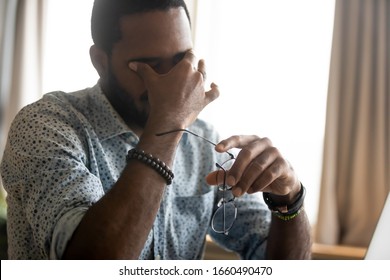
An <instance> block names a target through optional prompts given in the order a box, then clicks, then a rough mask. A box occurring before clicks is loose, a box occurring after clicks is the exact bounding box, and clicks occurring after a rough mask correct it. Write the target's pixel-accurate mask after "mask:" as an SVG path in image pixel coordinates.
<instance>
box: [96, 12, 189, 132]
mask: <svg viewBox="0 0 390 280" xmlns="http://www.w3.org/2000/svg"><path fill="white" fill-rule="evenodd" d="M120 27H121V32H122V39H121V40H120V41H119V42H118V43H116V44H115V45H114V46H113V49H112V55H111V59H110V61H109V67H108V70H107V71H106V73H107V74H106V75H107V76H106V77H103V80H104V81H105V82H104V83H105V87H103V88H104V90H105V93H106V95H107V96H108V98H109V100H110V102H111V103H112V105H113V106H114V107H115V109H116V110H117V111H118V112H119V114H120V115H121V116H122V118H123V119H124V120H125V121H126V122H127V123H128V124H129V125H130V126H134V125H135V126H137V127H139V128H143V127H144V125H145V123H146V120H147V118H148V115H149V111H150V107H149V102H148V92H147V90H146V87H145V84H144V81H143V80H142V79H141V78H140V76H139V75H138V74H137V73H135V72H133V71H132V70H130V69H129V67H128V64H129V62H130V61H137V62H144V63H147V64H148V65H149V66H151V67H152V68H153V69H154V71H155V72H157V73H159V74H165V73H168V72H169V71H170V70H171V69H172V68H173V67H174V66H175V65H176V64H177V63H178V62H179V61H180V60H181V59H182V58H183V56H184V54H185V53H186V51H188V50H189V49H191V48H192V40H191V30H190V25H189V20H188V18H187V16H186V13H185V11H184V10H183V9H182V8H174V9H170V10H168V11H153V12H147V13H142V14H136V15H130V16H125V17H123V18H122V19H121V21H120Z"/></svg>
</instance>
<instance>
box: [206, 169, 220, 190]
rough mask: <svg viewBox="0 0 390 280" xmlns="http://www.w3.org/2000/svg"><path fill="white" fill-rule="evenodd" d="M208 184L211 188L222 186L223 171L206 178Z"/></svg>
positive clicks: (215, 172)
mask: <svg viewBox="0 0 390 280" xmlns="http://www.w3.org/2000/svg"><path fill="white" fill-rule="evenodd" d="M206 182H207V184H209V185H211V186H215V185H220V184H222V183H223V171H221V170H215V171H213V172H211V173H209V174H208V175H207V176H206Z"/></svg>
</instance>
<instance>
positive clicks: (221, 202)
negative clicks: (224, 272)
mask: <svg viewBox="0 0 390 280" xmlns="http://www.w3.org/2000/svg"><path fill="white" fill-rule="evenodd" d="M177 132H184V133H188V134H191V135H193V136H195V137H198V138H200V139H202V140H204V141H206V142H207V143H209V144H211V145H213V146H214V147H215V146H217V144H215V143H214V142H212V141H210V140H208V139H207V138H204V137H203V136H200V135H198V134H196V133H194V132H192V131H190V130H188V129H174V130H170V131H166V132H161V133H157V134H156V136H164V135H167V134H171V133H177ZM225 153H226V154H228V155H229V157H230V158H229V159H228V160H226V161H225V162H223V163H222V164H219V163H216V164H215V165H216V167H217V168H218V169H220V170H222V172H223V183H222V185H219V186H218V191H219V192H220V193H221V195H220V197H221V199H220V200H219V201H218V203H217V208H216V209H215V210H214V211H213V214H212V218H211V222H210V224H211V229H212V230H213V231H214V232H215V233H220V234H224V235H228V234H229V231H230V229H231V228H232V227H233V225H234V222H235V221H236V219H237V212H238V210H237V206H236V204H235V203H234V200H235V197H234V196H233V197H232V198H230V199H227V192H228V191H231V189H232V187H230V186H228V185H227V184H226V177H227V171H226V169H225V168H224V167H223V165H225V164H226V163H227V162H229V161H231V160H234V159H235V156H234V155H233V154H232V153H230V152H228V151H226V152H225ZM218 174H219V172H217V173H216V176H217V181H218ZM228 203H232V205H233V207H234V217H233V221H232V223H231V224H230V225H229V226H228V227H226V220H225V219H226V205H227V204H228ZM221 209H222V211H223V212H222V213H223V230H217V229H216V228H215V226H214V221H215V218H216V215H217V213H218V211H221Z"/></svg>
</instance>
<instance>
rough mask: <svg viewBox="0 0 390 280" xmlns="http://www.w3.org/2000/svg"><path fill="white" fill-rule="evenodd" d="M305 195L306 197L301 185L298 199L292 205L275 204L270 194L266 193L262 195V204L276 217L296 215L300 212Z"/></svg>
mask: <svg viewBox="0 0 390 280" xmlns="http://www.w3.org/2000/svg"><path fill="white" fill-rule="evenodd" d="M305 195H306V189H305V187H304V186H303V185H302V184H301V190H300V191H299V193H298V197H297V198H296V200H295V201H294V202H293V203H291V204H289V205H284V204H277V203H275V201H273V200H272V198H271V196H270V194H269V193H266V192H264V193H263V198H264V202H265V203H266V204H267V206H268V208H269V209H270V210H271V211H272V212H275V213H276V214H277V215H283V216H291V215H294V214H296V213H297V212H298V211H300V209H301V208H302V206H303V202H304V200H305ZM298 214H299V213H298Z"/></svg>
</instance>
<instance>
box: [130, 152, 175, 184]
mask: <svg viewBox="0 0 390 280" xmlns="http://www.w3.org/2000/svg"><path fill="white" fill-rule="evenodd" d="M131 159H136V160H139V161H141V162H143V163H144V164H146V165H147V166H149V167H151V168H153V169H154V170H155V171H157V173H158V174H160V175H161V176H162V177H163V178H164V179H165V181H166V182H167V185H170V184H172V181H173V178H174V177H175V176H174V175H173V172H172V171H171V169H169V167H168V166H167V165H166V164H165V163H164V162H163V161H161V160H160V159H158V158H156V157H154V156H152V155H151V154H147V153H145V152H144V151H142V150H137V149H131V150H130V151H129V152H128V153H127V156H126V160H127V162H128V161H129V160H131Z"/></svg>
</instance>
